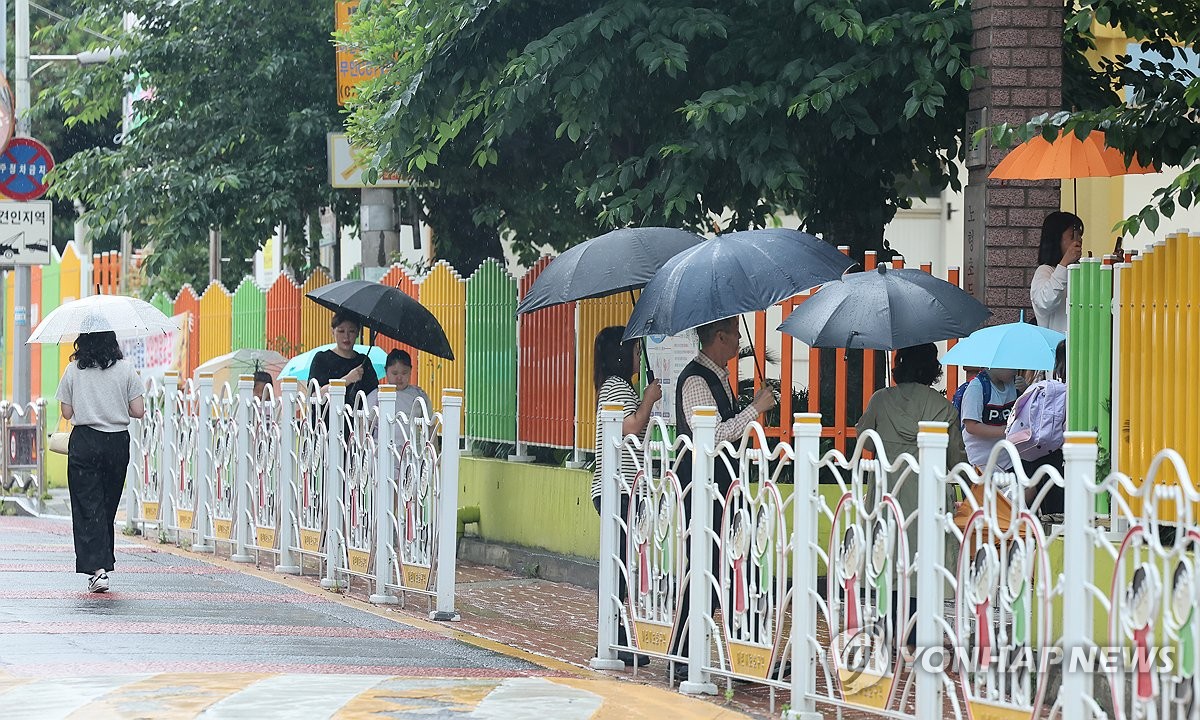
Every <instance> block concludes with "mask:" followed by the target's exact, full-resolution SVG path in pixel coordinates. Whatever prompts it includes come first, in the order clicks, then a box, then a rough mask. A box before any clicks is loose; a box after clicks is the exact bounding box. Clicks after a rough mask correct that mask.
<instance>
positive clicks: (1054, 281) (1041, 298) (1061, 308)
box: [1029, 265, 1067, 335]
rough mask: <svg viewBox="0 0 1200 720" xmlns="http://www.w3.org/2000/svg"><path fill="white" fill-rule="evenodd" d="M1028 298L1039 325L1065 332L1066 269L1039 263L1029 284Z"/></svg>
mask: <svg viewBox="0 0 1200 720" xmlns="http://www.w3.org/2000/svg"><path fill="white" fill-rule="evenodd" d="M1029 300H1030V302H1032V303H1033V314H1034V316H1035V317H1037V323H1038V326H1039V327H1044V328H1048V329H1050V330H1057V331H1058V332H1060V333H1062V334H1063V335H1066V334H1067V269H1066V268H1065V267H1063V266H1062V265H1055V266H1054V267H1051V266H1049V265H1039V266H1038V269H1037V271H1036V272H1035V273H1034V274H1033V282H1032V283H1031V284H1030V286H1029Z"/></svg>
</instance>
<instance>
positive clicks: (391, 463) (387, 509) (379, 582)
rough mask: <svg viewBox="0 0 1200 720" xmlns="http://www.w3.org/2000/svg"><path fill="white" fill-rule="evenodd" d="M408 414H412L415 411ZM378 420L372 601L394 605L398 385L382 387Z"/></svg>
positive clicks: (380, 387) (380, 389) (384, 385)
mask: <svg viewBox="0 0 1200 720" xmlns="http://www.w3.org/2000/svg"><path fill="white" fill-rule="evenodd" d="M408 412H410V413H411V412H412V410H411V409H410V410H409V411H408ZM378 420H379V422H378V427H379V429H378V430H377V431H376V432H377V433H378V436H377V437H378V439H377V441H376V443H375V448H376V452H375V461H376V462H375V488H374V491H375V498H374V499H373V501H372V503H373V504H372V505H371V507H373V508H375V592H374V593H373V594H372V595H371V598H370V600H371V602H373V603H375V604H377V605H391V604H394V603H397V602H399V601H400V600H399V598H397V597H396V596H395V595H389V594H388V591H387V582H388V580H390V579H391V575H392V548H393V546H394V545H395V541H396V533H395V531H394V530H393V523H392V517H393V515H394V513H393V512H392V511H393V509H394V507H395V505H396V496H395V493H393V492H392V475H393V474H394V472H393V471H394V470H395V468H396V461H395V456H394V455H393V454H392V441H393V439H394V438H395V436H396V426H395V423H396V386H395V385H388V384H383V385H380V386H379V417H378Z"/></svg>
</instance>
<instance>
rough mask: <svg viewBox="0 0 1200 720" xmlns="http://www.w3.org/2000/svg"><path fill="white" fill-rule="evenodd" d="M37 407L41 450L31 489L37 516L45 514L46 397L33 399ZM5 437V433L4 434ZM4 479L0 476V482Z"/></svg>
mask: <svg viewBox="0 0 1200 720" xmlns="http://www.w3.org/2000/svg"><path fill="white" fill-rule="evenodd" d="M34 405H35V406H36V407H37V446H38V447H39V448H41V451H40V452H38V454H37V470H36V472H37V482H35V483H34V487H33V490H34V492H35V493H37V498H36V499H35V500H34V501H33V503H34V507H35V508H36V510H37V514H38V515H39V516H41V515H45V514H46V441H47V437H48V436H47V435H46V399H45V398H38V399H37V400H35V401H34ZM5 437H7V435H6V436H5ZM3 481H5V479H4V478H3V477H0V482H3Z"/></svg>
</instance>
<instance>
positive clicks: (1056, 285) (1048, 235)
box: [1029, 212, 1083, 335]
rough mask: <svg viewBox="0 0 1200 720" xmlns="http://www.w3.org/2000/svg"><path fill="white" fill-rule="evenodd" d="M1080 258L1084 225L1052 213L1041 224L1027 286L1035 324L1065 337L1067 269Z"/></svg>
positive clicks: (1064, 214) (1074, 218)
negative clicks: (1036, 265) (1038, 243)
mask: <svg viewBox="0 0 1200 720" xmlns="http://www.w3.org/2000/svg"><path fill="white" fill-rule="evenodd" d="M1082 255H1083V221H1082V220H1080V219H1079V216H1078V215H1074V214H1072V213H1069V212H1052V213H1050V214H1049V215H1047V216H1046V219H1045V221H1043V222H1042V240H1041V244H1040V245H1039V246H1038V268H1037V271H1036V272H1035V273H1034V274H1033V282H1032V283H1031V284H1030V286H1029V300H1030V302H1031V303H1032V304H1033V314H1034V316H1035V317H1036V318H1037V324H1038V325H1039V326H1041V327H1044V328H1049V329H1050V330H1054V331H1057V332H1060V333H1062V334H1064V335H1066V334H1067V268H1068V267H1069V266H1070V265H1071V264H1073V263H1077V262H1079V258H1080V257H1081V256H1082Z"/></svg>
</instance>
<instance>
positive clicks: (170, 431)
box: [158, 370, 179, 540]
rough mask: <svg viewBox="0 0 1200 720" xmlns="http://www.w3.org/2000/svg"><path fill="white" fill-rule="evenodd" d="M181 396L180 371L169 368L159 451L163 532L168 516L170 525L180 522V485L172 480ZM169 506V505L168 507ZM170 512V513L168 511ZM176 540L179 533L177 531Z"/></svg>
mask: <svg viewBox="0 0 1200 720" xmlns="http://www.w3.org/2000/svg"><path fill="white" fill-rule="evenodd" d="M178 397H179V373H178V372H176V371H174V370H168V371H167V372H166V373H165V374H164V375H163V419H162V435H163V436H162V441H161V443H160V444H159V447H161V448H162V451H161V452H160V453H159V465H158V477H159V478H160V480H159V482H160V484H161V485H162V492H163V502H162V505H160V506H159V508H158V526H159V527H160V528H161V529H162V532H163V533H166V531H167V526H168V522H167V518H168V517H169V518H170V525H171V526H176V525H177V524H178V518H179V514H178V513H176V512H175V506H176V503H178V502H179V493H178V491H179V487H178V485H177V484H176V483H173V482H171V471H172V469H173V468H174V467H175V436H176V432H177V431H176V429H175V428H176V423H177V422H178V418H177V416H176V409H177V408H176V406H175V401H176V399H177V398H178ZM168 506H169V507H168ZM168 512H170V515H167V513H168ZM175 538H176V540H178V538H179V535H178V533H176V535H175Z"/></svg>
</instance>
